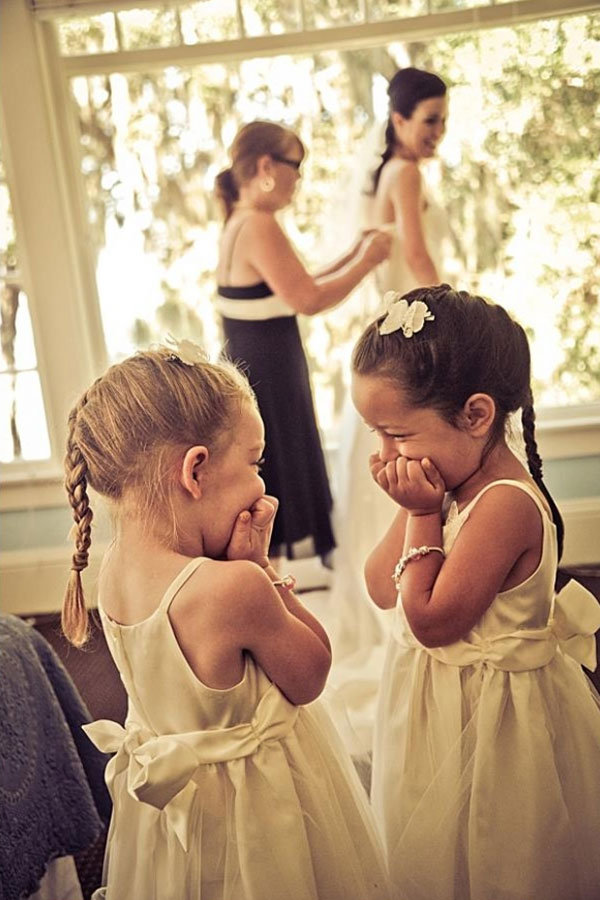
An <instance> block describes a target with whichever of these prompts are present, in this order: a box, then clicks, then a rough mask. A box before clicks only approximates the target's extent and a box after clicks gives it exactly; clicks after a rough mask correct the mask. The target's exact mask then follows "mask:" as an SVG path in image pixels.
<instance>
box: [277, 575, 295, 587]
mask: <svg viewBox="0 0 600 900" xmlns="http://www.w3.org/2000/svg"><path fill="white" fill-rule="evenodd" d="M271 584H272V585H273V587H280V588H284V590H286V591H293V590H294V588H295V587H296V579H295V578H294V576H293V575H284V576H283V578H280V579H279V580H278V581H272V582H271Z"/></svg>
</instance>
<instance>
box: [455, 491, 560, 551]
mask: <svg viewBox="0 0 600 900" xmlns="http://www.w3.org/2000/svg"><path fill="white" fill-rule="evenodd" d="M522 483H523V485H524V486H525V485H527V487H531V486H530V485H529V484H528V482H526V481H523V482H522ZM531 489H532V490H534V491H535V488H531ZM540 502H542V505H543V506H544V507H546V504H545V503H544V502H543V500H542V498H540ZM548 513H549V511H548ZM468 521H470V522H471V523H472V527H473V528H475V527H477V528H480V527H481V528H485V527H489V528H493V529H494V531H495V532H496V533H498V532H500V531H503V532H506V531H510V532H511V533H512V534H513V535H514V536H515V537H517V538H518V539H519V540H520V541H522V542H523V543H524V544H525V545H529V546H531V545H533V544H536V543H538V542H539V539H540V535H541V532H542V527H543V523H542V518H541V513H540V509H539V507H538V505H537V503H536V502H535V500H534V499H533V497H532V496H531V494H529V493H528V492H527V490H523V488H520V487H518V486H517V485H516V484H492V485H491V486H490V487H488V489H487V490H486V492H485V493H484V494H483V496H482V497H480V499H479V500H478V501H477V503H475V505H474V506H473V508H472V510H471V511H470V513H469V520H468Z"/></svg>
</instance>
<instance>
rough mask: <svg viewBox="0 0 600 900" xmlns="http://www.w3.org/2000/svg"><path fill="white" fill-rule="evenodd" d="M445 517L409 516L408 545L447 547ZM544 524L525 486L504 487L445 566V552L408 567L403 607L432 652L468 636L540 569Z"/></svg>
mask: <svg viewBox="0 0 600 900" xmlns="http://www.w3.org/2000/svg"><path fill="white" fill-rule="evenodd" d="M441 539H442V523H441V514H440V512H439V511H437V512H431V513H428V514H427V513H426V514H422V515H412V514H410V515H409V517H408V521H407V525H406V536H405V551H406V549H408V547H409V546H410V547H412V546H414V547H420V546H423V545H425V546H437V547H439V546H441ZM541 540H542V522H541V518H540V513H539V510H538V509H537V507H536V506H535V504H534V502H533V501H532V500H531V498H529V497H527V495H526V494H524V493H523V492H522V491H520V490H519V488H510V487H506V486H497V487H494V488H492V489H490V490H489V491H488V492H487V494H486V495H485V496H484V497H482V498H481V500H479V501H478V503H477V504H476V505H475V507H474V509H473V510H472V512H471V514H470V516H469V519H468V520H467V522H466V523H465V524H464V525H463V527H462V528H461V530H460V532H459V534H458V537H457V539H456V541H455V543H454V546H453V547H452V550H451V551H450V553H449V555H448V558H447V559H446V560H444V559H443V558H442V556H441V555H440V554H439V553H430V554H428V555H427V556H424V557H421V558H420V559H418V560H416V561H413V562H410V563H408V565H407V566H406V568H405V570H404V572H403V573H402V576H401V584H400V590H401V593H402V606H403V608H404V611H405V613H406V617H407V619H408V622H409V624H410V627H411V629H412V631H413V633H414V634H415V636H416V637H417V638H418V640H419V641H421V643H422V644H424V645H425V646H426V647H439V646H443V645H444V644H451V643H454V641H457V640H459V638H461V637H464V635H466V634H467V633H468V632H469V631H470V630H471V628H473V626H474V625H475V624H476V622H477V621H478V620H479V619H480V618H481V616H482V615H483V613H484V612H485V611H486V609H488V607H489V606H490V605H491V603H492V601H493V600H494V598H495V596H496V595H497V594H498V593H499V592H500V591H502V590H507V589H508V588H509V587H512V586H514V585H516V584H520V583H521V582H522V581H524V580H525V579H526V578H527V577H529V575H531V574H532V573H533V572H534V571H535V569H536V567H537V566H538V564H539V559H540V554H541Z"/></svg>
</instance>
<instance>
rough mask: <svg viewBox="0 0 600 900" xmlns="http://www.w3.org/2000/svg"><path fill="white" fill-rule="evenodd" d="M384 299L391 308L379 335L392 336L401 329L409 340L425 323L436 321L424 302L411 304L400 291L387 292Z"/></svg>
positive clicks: (380, 327)
mask: <svg viewBox="0 0 600 900" xmlns="http://www.w3.org/2000/svg"><path fill="white" fill-rule="evenodd" d="M383 299H384V302H385V303H389V304H390V306H389V307H388V312H387V316H386V317H385V319H384V320H383V322H382V323H381V325H380V326H379V334H392V333H393V332H394V331H398V329H399V328H401V329H402V334H403V335H404V337H407V338H409V337H412V336H413V334H415V333H416V332H417V331H420V330H421V329H422V327H423V325H424V324H425V322H431V321H433V319H435V316H434V315H433V313H432V312H431V311H430V310H429V307H428V306H427V304H426V303H425V301H424V300H413V301H412V303H409V302H408V301H407V300H405V299H404V297H402V295H401V294H399V293H398V291H387V292H386V293H385V294H384V295H383Z"/></svg>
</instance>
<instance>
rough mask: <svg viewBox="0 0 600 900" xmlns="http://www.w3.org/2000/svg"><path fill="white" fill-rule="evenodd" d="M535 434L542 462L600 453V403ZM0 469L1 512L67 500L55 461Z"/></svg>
mask: <svg viewBox="0 0 600 900" xmlns="http://www.w3.org/2000/svg"><path fill="white" fill-rule="evenodd" d="M536 433H537V438H538V445H539V450H540V455H541V457H542V459H543V460H544V461H546V460H550V459H576V458H578V457H583V456H596V455H600V403H599V404H589V405H588V406H573V407H568V406H566V407H564V406H563V407H554V408H550V407H548V408H545V409H541V410H540V411H539V413H538V416H537V427H536ZM328 437H329V439H328V440H327V442H326V443H327V451H328V455H329V457H330V459H332V460H335V455H336V451H337V443H338V434H337V432H335V433H334V434H333V435H329V436H328ZM0 472H1V475H2V490H1V491H0V512H10V511H11V510H18V509H36V508H37V509H47V508H49V507H57V506H64V505H65V504H66V503H67V498H66V495H65V489H64V486H63V474H62V472H61V470H60V469H59V467H58V466H57V465H56V463H54V462H50V461H44V462H39V463H23V464H19V465H15V466H14V467H13V466H11V465H3V466H2V467H1V469H0Z"/></svg>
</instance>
